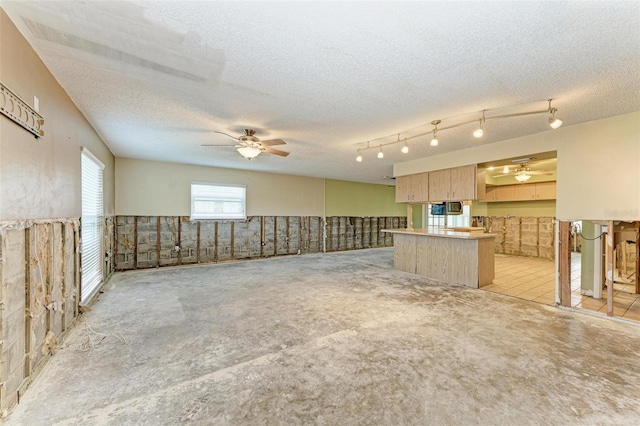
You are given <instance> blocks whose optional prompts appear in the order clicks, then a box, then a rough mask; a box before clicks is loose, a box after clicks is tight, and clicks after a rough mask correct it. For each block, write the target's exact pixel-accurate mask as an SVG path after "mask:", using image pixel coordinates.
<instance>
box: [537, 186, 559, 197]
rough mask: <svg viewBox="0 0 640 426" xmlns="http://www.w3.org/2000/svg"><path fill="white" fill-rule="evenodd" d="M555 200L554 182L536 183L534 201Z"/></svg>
mask: <svg viewBox="0 0 640 426" xmlns="http://www.w3.org/2000/svg"><path fill="white" fill-rule="evenodd" d="M555 199H556V183H555V182H539V183H536V200H555Z"/></svg>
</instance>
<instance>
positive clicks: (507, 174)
mask: <svg viewBox="0 0 640 426" xmlns="http://www.w3.org/2000/svg"><path fill="white" fill-rule="evenodd" d="M505 176H513V173H506V174H502V175H493V176H492V177H494V178H499V177H505Z"/></svg>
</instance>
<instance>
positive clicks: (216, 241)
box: [213, 221, 218, 262]
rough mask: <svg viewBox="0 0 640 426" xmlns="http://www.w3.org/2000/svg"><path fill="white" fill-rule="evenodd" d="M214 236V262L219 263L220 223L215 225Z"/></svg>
mask: <svg viewBox="0 0 640 426" xmlns="http://www.w3.org/2000/svg"><path fill="white" fill-rule="evenodd" d="M214 228H215V229H214V235H213V261H214V262H217V261H218V221H216V222H215V225H214Z"/></svg>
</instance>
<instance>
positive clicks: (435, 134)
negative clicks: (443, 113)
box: [431, 120, 441, 146]
mask: <svg viewBox="0 0 640 426" xmlns="http://www.w3.org/2000/svg"><path fill="white" fill-rule="evenodd" d="M440 123H441V121H440V120H433V121H432V122H431V124H432V125H433V126H434V129H433V138H432V139H431V146H438V124H440Z"/></svg>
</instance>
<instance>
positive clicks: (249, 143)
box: [200, 129, 289, 160]
mask: <svg viewBox="0 0 640 426" xmlns="http://www.w3.org/2000/svg"><path fill="white" fill-rule="evenodd" d="M215 133H220V134H221V135H225V136H228V137H230V138H231V139H233V140H235V141H237V142H238V143H237V144H235V145H210V144H205V145H200V146H206V147H214V148H215V147H227V146H232V147H234V148H236V149H237V150H238V152H239V153H240V155H242V156H243V157H244V158H246V159H247V160H251V159H252V158H256V157H257V156H258V155H260V154H261V153H263V152H264V153H266V154H275V155H279V156H281V157H286V156H287V155H289V153H288V152H286V151H281V150H279V149H275V148H271V147H272V146H274V145H285V144H286V142H285V141H283V140H282V139H269V140H266V141H261V140H260V139H258V138H257V137H255V136H254V134H255V133H256V131H255V130H253V129H244V135H242V136H240V137H237V138H236V137H235V136H231V135H230V134H228V133H224V132H218V131H216V132H215Z"/></svg>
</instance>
